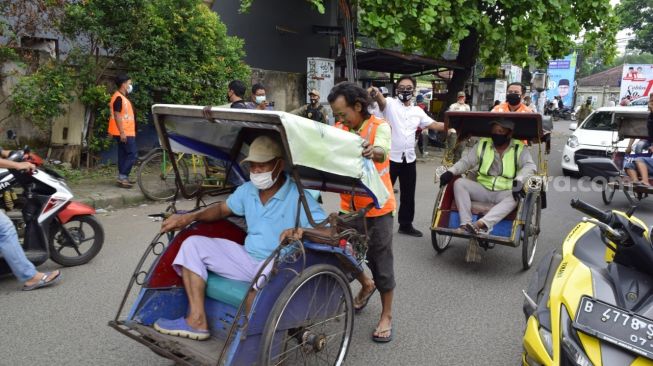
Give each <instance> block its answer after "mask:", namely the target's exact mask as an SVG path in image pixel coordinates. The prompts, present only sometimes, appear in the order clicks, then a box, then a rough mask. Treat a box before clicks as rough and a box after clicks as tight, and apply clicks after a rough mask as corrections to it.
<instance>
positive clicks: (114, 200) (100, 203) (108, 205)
mask: <svg viewBox="0 0 653 366" xmlns="http://www.w3.org/2000/svg"><path fill="white" fill-rule="evenodd" d="M72 191H73V194H75V188H74V187H72ZM75 200H76V201H79V202H82V203H85V204H87V205H89V206H91V207H93V208H95V209H120V208H125V207H130V206H134V205H137V204H139V203H143V202H155V201H151V200H149V199H147V198H146V197H145V196H144V195H143V193H141V191H140V190H139V189H138V188H136V189H134V188H132V189H130V190H126V189H125V192H120V193H119V192H104V193H101V192H94V193H90V194H77V195H76V197H75Z"/></svg>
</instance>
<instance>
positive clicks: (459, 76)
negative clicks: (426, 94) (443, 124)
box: [438, 28, 480, 121]
mask: <svg viewBox="0 0 653 366" xmlns="http://www.w3.org/2000/svg"><path fill="white" fill-rule="evenodd" d="M479 46H480V39H479V34H478V31H477V30H476V29H473V28H471V29H469V35H468V36H467V37H465V38H463V39H462V40H461V41H460V44H459V49H458V56H457V57H456V62H457V63H458V64H459V65H461V66H462V67H463V69H460V70H459V69H456V70H454V71H453V75H452V77H451V81H449V85H448V87H447V96H446V98H445V103H444V106H443V108H442V110H440V114H439V115H438V121H443V120H444V112H446V110H447V108H448V107H449V106H450V105H451V104H453V103H455V102H456V94H458V92H459V91H461V90H464V88H465V83H466V82H467V80H468V79H469V77H470V76H471V75H472V69H473V68H474V65H475V64H476V59H477V58H478V52H479ZM467 102H468V103H471V102H472V101H471V100H470V101H467Z"/></svg>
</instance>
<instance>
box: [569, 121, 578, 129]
mask: <svg viewBox="0 0 653 366" xmlns="http://www.w3.org/2000/svg"><path fill="white" fill-rule="evenodd" d="M577 128H578V123H576V122H574V123H571V124H570V125H569V129H570V130H572V131H575V130H576V129H577Z"/></svg>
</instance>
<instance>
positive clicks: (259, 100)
mask: <svg viewBox="0 0 653 366" xmlns="http://www.w3.org/2000/svg"><path fill="white" fill-rule="evenodd" d="M263 102H265V95H257V96H256V104H261V103H263Z"/></svg>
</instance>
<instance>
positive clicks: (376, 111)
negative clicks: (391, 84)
mask: <svg viewBox="0 0 653 366" xmlns="http://www.w3.org/2000/svg"><path fill="white" fill-rule="evenodd" d="M379 93H381V94H382V95H383V96H384V97H385V98H387V97H388V95H390V92H389V91H388V88H386V87H385V86H382V87H380V88H379ZM369 112H370V114H372V115H374V117H376V118H381V119H383V120H384V119H385V116H384V115H383V112H382V111H381V108H379V103H377V102H376V100H375V101H374V104H372V106H371V107H370V109H369Z"/></svg>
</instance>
